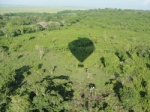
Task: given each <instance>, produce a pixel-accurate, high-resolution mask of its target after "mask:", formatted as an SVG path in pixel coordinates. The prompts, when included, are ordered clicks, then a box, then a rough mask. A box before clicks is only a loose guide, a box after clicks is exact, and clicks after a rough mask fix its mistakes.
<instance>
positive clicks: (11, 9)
mask: <svg viewBox="0 0 150 112" xmlns="http://www.w3.org/2000/svg"><path fill="white" fill-rule="evenodd" d="M63 10H85V9H84V8H72V7H39V6H34V7H33V6H3V5H2V6H1V7H0V14H5V13H22V12H28V13H29V12H35V13H44V12H45V13H57V12H59V11H63Z"/></svg>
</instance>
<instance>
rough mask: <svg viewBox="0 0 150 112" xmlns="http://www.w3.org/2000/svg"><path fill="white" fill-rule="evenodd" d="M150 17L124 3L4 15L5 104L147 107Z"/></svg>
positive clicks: (6, 109) (55, 108)
mask: <svg viewBox="0 0 150 112" xmlns="http://www.w3.org/2000/svg"><path fill="white" fill-rule="evenodd" d="M110 18H111V19H110ZM149 18H150V13H149V11H134V10H120V9H92V10H83V11H69V10H66V11H61V12H58V13H56V14H49V13H8V14H3V15H0V80H1V81H0V111H1V112H22V111H27V112H80V111H81V112H82V111H88V112H92V111H94V112H99V111H100V112H101V111H106V112H112V111H122V112H123V111H125V112H127V111H128V112H142V111H143V112H149V111H150V91H149V88H150V83H149V80H150V75H149V74H150V50H149V49H150V46H149V45H150V44H149V42H150V41H149V38H148V36H149V34H150V27H149V26H150V23H149ZM44 30H45V31H44ZM46 30H47V31H46ZM53 30H58V31H59V30H62V31H61V36H58V35H59V34H58V32H54V31H53ZM40 31H42V32H41V34H44V36H45V37H43V38H40V37H39V38H38V39H37V37H36V35H38V34H40ZM49 31H51V32H53V33H51V36H49V35H50V34H49ZM78 31H79V32H78ZM81 31H84V32H83V34H82V32H81ZM105 31H107V32H110V33H105V35H104V38H103V36H102V35H103V34H100V33H103V32H105ZM36 32H38V34H36ZM66 32H67V33H66ZM68 32H69V33H68ZM29 33H33V35H32V34H30V35H28V34H29ZM76 33H77V34H78V35H79V36H78V39H77V40H72V39H70V38H71V36H74V35H77V34H76ZM85 33H86V34H85ZM24 34H26V35H25V36H24ZM68 34H70V35H71V36H70V35H68ZM84 34H85V35H84ZM19 35H22V36H19ZM80 35H81V36H80ZM82 35H84V36H82ZM114 35H116V36H114ZM17 36H18V37H17ZM57 36H58V37H57ZM63 36H64V37H63ZM135 36H137V37H135ZM7 37H15V38H7ZM53 37H55V38H53ZM60 37H61V38H60ZM80 37H86V38H80ZM73 38H74V37H73ZM34 39H35V40H36V39H37V41H36V44H37V43H38V44H39V45H35V43H34V42H33V40H34ZM141 39H142V40H141ZM70 40H71V41H70ZM63 42H64V43H63ZM59 44H61V45H59ZM64 44H65V45H64ZM67 44H68V47H67ZM42 45H43V46H42ZM27 46H29V47H28V48H27ZM30 46H31V47H30ZM33 46H34V47H35V48H33ZM20 49H21V50H20ZM69 50H70V51H71V53H72V54H73V55H74V57H73V56H72V57H71V53H70V51H69ZM30 51H31V52H30ZM56 51H58V52H56ZM80 52H81V54H79V53H80ZM38 53H39V54H40V60H39V56H38V55H37V54H38ZM69 53H70V54H69ZM91 54H92V55H94V56H95V57H94V56H93V57H94V58H93V59H92V60H91V61H89V60H88V59H87V58H88V56H89V55H90V56H91ZM60 57H61V58H60ZM73 58H77V59H78V61H80V62H83V61H85V59H87V60H88V61H89V62H88V61H87V62H86V63H88V64H89V65H86V66H87V68H84V67H83V66H81V67H82V68H79V69H78V68H77V67H76V65H73V64H74V63H75V61H74V60H73ZM57 60H58V62H57ZM72 60H73V61H72ZM94 60H96V61H95V62H94ZM61 61H62V62H61ZM65 61H66V62H65ZM67 61H68V62H67ZM14 65H15V66H14ZM86 66H85V67H86ZM88 66H89V69H88ZM78 67H80V66H78ZM90 67H91V68H90ZM57 69H58V71H57ZM96 70H97V71H96ZM101 71H103V72H104V73H101ZM92 72H93V73H92ZM58 74H60V75H58ZM62 74H65V75H62ZM101 74H102V75H101ZM104 75H106V76H104ZM90 78H91V79H90ZM103 78H104V79H103ZM82 79H83V80H82ZM100 85H101V86H100ZM100 87H101V88H100Z"/></svg>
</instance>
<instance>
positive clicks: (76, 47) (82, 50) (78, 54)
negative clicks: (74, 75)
mask: <svg viewBox="0 0 150 112" xmlns="http://www.w3.org/2000/svg"><path fill="white" fill-rule="evenodd" d="M68 48H69V50H70V51H71V53H72V54H73V55H74V56H75V58H76V59H77V60H78V61H79V62H81V63H82V62H84V60H85V59H87V58H88V57H89V56H90V55H91V54H92V53H93V51H94V50H95V47H94V44H93V42H92V41H91V40H90V39H88V38H85V37H83V38H80V37H79V38H78V39H77V40H74V41H72V42H70V43H69V44H68Z"/></svg>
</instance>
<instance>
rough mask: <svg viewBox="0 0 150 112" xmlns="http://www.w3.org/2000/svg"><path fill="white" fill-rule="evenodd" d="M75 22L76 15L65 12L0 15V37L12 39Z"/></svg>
mask: <svg viewBox="0 0 150 112" xmlns="http://www.w3.org/2000/svg"><path fill="white" fill-rule="evenodd" d="M67 12H68V11H67ZM70 12H72V11H70ZM70 14H71V15H74V14H72V13H70ZM67 17H69V18H67ZM76 22H79V17H78V16H77V15H74V16H70V15H68V13H66V12H65V11H64V12H59V13H56V14H49V13H40V14H39V13H8V14H3V15H0V36H6V37H14V36H18V35H22V34H25V33H33V32H37V31H42V30H49V31H51V30H59V29H60V28H61V27H62V26H68V25H72V24H75V23H76Z"/></svg>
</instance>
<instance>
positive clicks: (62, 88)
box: [29, 75, 74, 112]
mask: <svg viewBox="0 0 150 112" xmlns="http://www.w3.org/2000/svg"><path fill="white" fill-rule="evenodd" d="M72 85H73V83H72V81H70V79H69V77H68V76H64V75H60V76H54V77H51V76H47V77H45V78H43V79H42V80H41V81H39V82H36V83H35V86H38V91H32V92H31V93H30V96H29V97H30V101H31V103H32V106H33V111H41V110H42V111H43V110H44V112H49V111H62V112H64V111H66V109H65V106H63V105H64V104H65V103H66V102H68V101H71V100H72V98H73V96H74V95H73V93H74V90H73V89H72Z"/></svg>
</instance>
